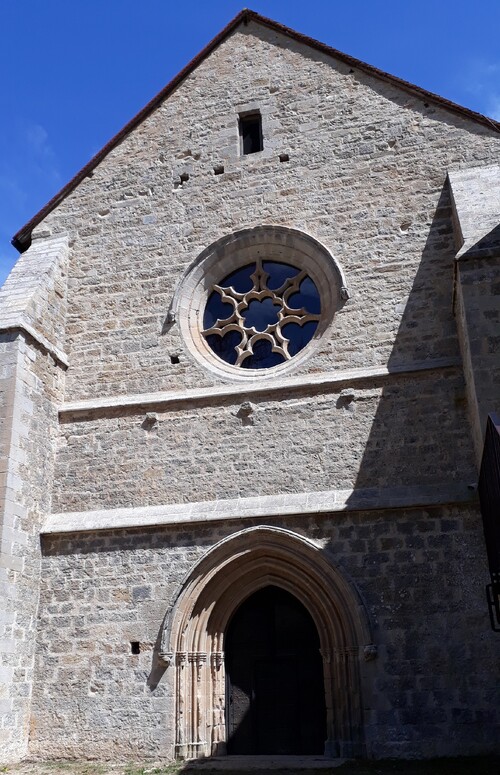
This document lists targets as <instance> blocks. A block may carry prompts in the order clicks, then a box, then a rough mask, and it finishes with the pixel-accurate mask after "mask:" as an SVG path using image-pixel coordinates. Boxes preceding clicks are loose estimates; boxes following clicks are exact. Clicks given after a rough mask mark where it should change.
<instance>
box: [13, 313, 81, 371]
mask: <svg viewBox="0 0 500 775" xmlns="http://www.w3.org/2000/svg"><path fill="white" fill-rule="evenodd" d="M7 331H14V332H20V333H21V334H24V335H25V336H29V337H30V338H31V339H33V340H34V341H35V342H36V343H37V344H38V345H40V347H41V348H42V350H44V351H45V352H46V353H48V354H49V355H51V356H52V358H53V359H54V360H55V361H56V363H59V365H61V366H63V367H64V368H65V369H67V368H68V366H69V361H68V356H67V355H66V353H63V351H62V350H60V349H59V348H58V347H56V346H55V345H53V344H52V343H51V342H49V340H48V339H47V338H46V337H45V336H44V335H43V334H41V333H40V332H39V331H37V330H36V329H35V328H33V326H30V325H29V324H28V323H24V322H12V323H7V322H3V323H2V324H1V325H0V333H5V332H7Z"/></svg>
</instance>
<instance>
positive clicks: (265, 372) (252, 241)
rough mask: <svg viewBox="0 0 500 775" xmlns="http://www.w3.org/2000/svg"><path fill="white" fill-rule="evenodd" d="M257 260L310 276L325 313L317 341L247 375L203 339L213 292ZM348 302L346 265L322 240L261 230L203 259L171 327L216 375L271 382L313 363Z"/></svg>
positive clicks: (222, 242)
mask: <svg viewBox="0 0 500 775" xmlns="http://www.w3.org/2000/svg"><path fill="white" fill-rule="evenodd" d="M257 258H261V259H262V260H263V261H277V262H280V263H285V264H289V265H291V266H294V267H297V268H298V269H301V270H304V271H306V272H307V274H308V275H309V277H310V278H311V279H312V280H313V282H314V284H315V285H316V288H317V289H318V292H319V295H320V301H321V312H320V320H319V323H318V327H317V328H316V331H315V332H314V335H313V338H312V339H311V341H310V342H308V344H306V345H305V347H303V349H302V350H300V352H298V353H297V354H296V355H294V356H293V357H292V358H290V360H287V361H285V362H284V363H280V364H278V365H277V366H271V367H269V368H266V369H264V368H261V369H244V368H241V366H234V365H232V364H230V363H226V362H225V361H223V360H222V359H221V358H219V357H218V356H217V355H216V354H215V353H214V352H213V350H212V348H211V347H210V345H209V344H208V342H207V341H206V339H205V337H204V336H203V334H202V331H203V315H204V312H205V306H206V303H207V301H208V297H209V296H210V294H211V293H212V290H213V286H214V285H215V284H218V283H220V282H221V280H222V279H223V278H224V277H227V275H229V274H231V273H232V272H234V271H236V270H237V269H240V268H241V267H244V266H246V265H248V264H251V263H252V262H254V261H255V260H256V259H257ZM348 298H349V293H348V291H347V285H346V282H345V277H344V273H343V271H342V269H341V267H340V265H339V264H338V262H337V261H336V259H335V258H334V257H333V255H332V254H331V253H330V251H329V250H328V249H327V248H326V247H325V246H324V245H322V244H321V243H320V242H318V240H316V239H315V238H314V237H312V236H311V235H309V234H306V233H305V232H303V231H299V230H298V229H291V228H288V227H286V226H271V225H268V226H256V227H253V228H249V229H242V230H241V231H237V232H233V233H232V234H229V235H227V236H225V237H222V238H221V239H219V240H217V241H216V242H214V243H212V244H211V245H210V246H209V247H207V248H206V249H205V250H203V251H202V252H201V253H200V254H199V256H198V257H197V258H196V259H195V261H194V262H193V263H192V264H191V265H190V266H189V267H188V269H187V270H186V272H185V274H184V276H183V277H182V279H181V281H180V283H179V285H178V286H177V289H176V291H175V293H174V296H173V299H172V303H171V305H170V310H169V313H168V316H167V322H169V323H173V322H176V321H177V322H178V324H179V328H180V331H181V334H182V336H183V338H184V341H185V343H186V346H187V348H188V350H189V352H190V353H191V355H192V356H193V358H194V359H195V360H196V361H197V362H198V363H199V364H200V366H202V367H203V368H205V369H208V370H209V371H210V372H211V373H212V374H214V375H216V376H218V377H222V378H225V379H231V380H236V381H241V382H244V381H248V380H249V379H250V380H251V379H257V378H258V379H259V380H261V379H271V378H276V377H281V376H283V375H285V374H288V373H289V372H290V371H295V370H296V369H298V368H300V366H302V365H303V364H304V363H305V362H306V361H307V360H309V358H311V356H312V355H313V354H314V352H315V351H316V350H317V349H318V347H319V344H320V340H321V339H322V338H323V336H324V334H325V332H326V331H328V329H329V328H330V327H331V325H332V323H333V319H334V316H335V313H336V312H338V310H339V309H341V307H342V306H343V305H344V304H345V302H346V301H347V299H348Z"/></svg>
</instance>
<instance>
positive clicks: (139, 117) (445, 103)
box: [12, 8, 500, 252]
mask: <svg viewBox="0 0 500 775" xmlns="http://www.w3.org/2000/svg"><path fill="white" fill-rule="evenodd" d="M250 21H255V22H256V23H258V24H261V25H263V26H265V27H268V28H270V29H272V30H275V31H277V32H280V33H282V34H283V35H286V36H288V37H290V38H292V39H293V40H296V41H298V42H299V43H303V44H305V45H307V46H310V47H311V48H315V49H316V50H318V51H322V52H323V53H325V54H328V55H329V56H332V57H334V58H335V59H339V60H340V61H342V62H344V63H346V64H348V65H350V66H352V67H356V68H357V69H358V70H361V71H363V72H365V73H367V74H368V75H371V76H374V77H376V78H379V79H381V80H384V81H386V82H389V83H391V84H393V85H396V86H398V87H399V88H401V89H404V90H405V91H408V92H411V93H412V94H417V95H418V96H420V97H423V98H424V99H426V100H431V101H432V102H434V103H437V104H438V105H440V106H441V107H444V108H445V109H447V110H450V111H451V112H453V113H458V114H460V115H462V116H465V117H466V118H469V119H472V120H473V121H476V122H478V123H480V124H483V125H485V126H487V127H488V128H489V129H493V130H495V131H497V132H500V122H498V121H494V120H493V119H491V118H488V117H487V116H484V115H482V114H481V113H477V112H476V111H473V110H470V109H469V108H465V107H463V106H462V105H458V104H457V103H455V102H451V100H447V99H446V98H445V97H440V96H439V95H438V94H434V93H433V92H430V91H427V90H426V89H423V88H421V87H420V86H416V85H415V84H412V83H410V82H409V81H405V80H403V79H402V78H398V76H396V75H391V74H390V73H386V72H384V71H383V70H379V69H378V68H377V67H374V66H373V65H369V64H367V63H366V62H362V61H361V60H360V59H356V58H355V57H352V56H350V55H349V54H344V53H343V52H342V51H338V50H337V49H334V48H332V47H331V46H328V45H327V44H326V43H321V42H320V41H318V40H316V39H315V38H311V37H309V36H308V35H303V34H302V33H300V32H297V31H296V30H293V29H292V28H291V27H286V26H285V25H284V24H280V23H279V22H276V21H274V20H273V19H269V18H268V17H266V16H261V14H259V13H257V12H256V11H252V10H250V9H249V8H243V9H242V10H241V11H240V12H239V13H238V14H237V15H236V16H235V17H234V18H233V19H232V20H231V21H230V22H229V23H228V24H227V25H226V26H225V27H224V28H223V29H222V30H221V31H220V32H219V33H218V34H217V35H216V36H215V37H214V38H212V40H211V41H210V42H209V43H207V45H206V46H205V47H204V48H203V49H202V50H201V51H200V52H199V53H198V54H197V55H196V56H195V57H194V58H193V59H191V61H190V62H188V64H187V65H186V66H185V67H184V68H183V69H182V70H180V72H179V73H177V75H175V76H174V77H173V78H172V79H171V80H170V81H169V82H168V83H167V85H166V86H164V87H163V89H161V91H159V92H158V94H156V96H154V97H153V98H152V99H151V100H150V101H149V102H148V103H147V104H146V105H145V106H144V107H143V108H142V110H140V111H139V112H138V113H137V114H136V115H135V116H134V117H133V118H132V119H130V121H128V122H127V123H126V124H125V126H124V127H123V128H122V129H121V130H120V131H119V132H118V133H117V134H115V135H114V136H113V137H112V138H111V139H110V140H109V141H108V142H107V143H106V144H105V145H104V146H103V147H102V148H101V150H100V151H98V153H96V154H95V155H94V156H93V157H92V158H91V159H90V161H88V162H87V164H86V165H85V166H84V167H82V169H81V170H80V171H79V172H77V173H76V175H74V176H73V177H72V178H71V180H69V181H68V183H66V185H64V186H63V187H62V188H61V189H60V191H58V192H57V194H55V196H53V197H52V199H50V200H49V202H47V204H46V205H45V206H44V207H42V209H41V210H39V211H38V212H37V213H36V214H35V215H34V216H33V217H32V218H31V219H30V220H29V221H28V222H27V223H26V224H25V225H24V226H23V227H22V228H21V229H19V231H18V232H16V234H15V235H14V237H13V238H12V244H13V245H14V247H15V248H17V249H18V250H19V251H20V252H23V251H24V250H26V249H27V248H28V247H29V246H30V243H31V232H32V230H33V229H34V228H35V226H37V225H38V224H39V223H40V222H41V221H42V220H43V219H44V218H45V217H46V216H47V215H48V214H49V213H50V212H52V210H54V209H55V208H56V207H57V205H58V204H59V203H60V202H62V200H63V199H65V197H66V196H67V195H68V194H70V193H71V191H73V189H75V188H76V187H77V186H78V185H79V184H80V183H81V181H82V180H83V179H84V178H86V177H87V176H88V175H89V174H90V173H91V172H92V170H93V169H95V167H97V165H98V164H100V162H101V161H102V160H103V159H104V158H105V157H106V156H107V155H108V153H110V151H112V150H113V149H114V148H115V147H116V146H117V145H118V144H119V143H120V142H121V141H122V140H123V139H124V138H125V137H126V136H127V135H128V134H129V133H130V132H131V131H132V130H133V129H135V127H136V126H138V125H139V124H140V123H141V122H142V121H144V119H145V118H147V117H148V116H149V114H150V113H152V112H153V110H155V109H156V108H157V107H158V105H160V104H161V102H163V101H164V100H165V99H166V98H167V97H168V96H169V95H170V94H171V93H172V92H173V91H174V89H175V88H176V87H177V86H179V85H180V84H181V83H182V81H183V80H184V79H185V78H186V77H187V76H188V75H189V74H190V73H191V72H192V71H193V70H194V69H195V68H196V67H197V66H198V65H199V64H201V62H202V61H203V60H204V59H205V58H206V57H207V56H208V55H209V54H211V53H212V51H213V50H214V49H215V48H216V47H217V46H218V45H220V44H221V43H222V42H223V41H224V40H225V38H227V37H228V36H229V35H230V34H231V33H232V32H233V30H235V29H236V27H237V26H238V25H239V24H241V23H244V24H248V23H249V22H250Z"/></svg>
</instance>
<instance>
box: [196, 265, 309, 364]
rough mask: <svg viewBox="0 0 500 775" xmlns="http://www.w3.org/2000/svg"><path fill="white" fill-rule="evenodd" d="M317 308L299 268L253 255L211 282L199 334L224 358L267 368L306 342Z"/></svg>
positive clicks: (291, 354) (228, 361) (303, 274)
mask: <svg viewBox="0 0 500 775" xmlns="http://www.w3.org/2000/svg"><path fill="white" fill-rule="evenodd" d="M320 313H321V302H320V295H319V293H318V289H317V287H316V285H315V284H314V282H313V280H312V279H311V277H310V276H309V275H308V273H307V272H306V271H305V270H301V269H298V268H297V267H295V266H292V265H290V264H285V263H281V262H278V261H262V260H260V259H257V260H256V261H254V262H252V263H250V264H246V265H245V266H243V267H241V268H240V269H238V270H236V271H234V272H232V273H231V274H229V275H227V276H226V277H225V278H224V279H223V280H221V281H220V282H219V283H217V284H214V285H213V286H212V288H211V292H210V293H209V297H208V300H207V303H206V306H205V311H204V317H203V331H202V334H203V336H204V338H205V340H206V342H207V344H208V345H209V347H210V348H211V349H212V351H213V352H214V353H215V354H216V355H217V356H218V357H219V358H221V359H222V360H223V361H225V362H226V363H229V364H231V365H233V366H238V367H241V368H244V369H258V368H270V367H272V366H277V365H279V364H280V363H284V362H285V361H288V360H290V359H291V358H293V356H294V355H296V354H297V353H298V352H300V350H302V349H303V348H304V347H305V346H306V345H307V344H308V342H310V340H311V339H312V337H313V336H314V332H315V331H316V328H317V326H318V322H319V320H320Z"/></svg>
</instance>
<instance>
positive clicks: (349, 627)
mask: <svg viewBox="0 0 500 775" xmlns="http://www.w3.org/2000/svg"><path fill="white" fill-rule="evenodd" d="M270 584H272V585H275V586H279V587H282V588H283V589H285V590H287V591H288V592H290V593H291V594H293V595H295V596H296V597H297V598H298V599H299V600H300V601H301V602H302V603H303V605H304V606H305V607H306V608H307V609H308V610H309V612H310V613H311V616H312V617H313V619H314V621H315V624H316V627H317V629H318V633H319V637H320V645H321V654H322V656H323V671H324V678H325V700H326V708H327V728H328V740H327V742H326V753H328V754H330V755H341V756H352V755H360V754H361V753H362V752H363V730H362V712H361V689H360V683H361V681H360V665H362V664H363V660H362V657H363V656H364V655H365V652H364V650H363V647H366V646H368V647H369V648H368V650H367V651H366V654H370V655H371V654H372V653H373V645H372V638H371V633H370V627H369V620H368V617H367V615H366V611H365V609H364V606H363V604H362V601H361V599H360V597H359V595H358V594H357V591H356V590H355V588H354V587H353V585H352V584H351V583H349V582H348V581H347V580H346V579H345V578H344V576H343V575H342V574H341V573H340V572H339V571H338V570H337V569H336V568H335V567H334V566H333V565H332V564H331V563H330V562H329V560H328V558H327V556H326V555H325V553H324V552H323V551H322V550H321V549H319V548H318V547H317V546H315V544H313V543H312V542H311V541H309V540H308V539H306V538H304V537H302V536H298V535H297V534H295V533H292V532H290V531H288V530H283V529H280V528H272V527H256V528H249V529H247V530H243V531H241V532H239V533H237V534H236V535H233V536H231V537H230V538H227V539H225V540H224V541H221V542H220V543H219V544H217V545H216V546H215V547H214V548H213V549H212V550H211V551H209V552H208V553H207V554H206V555H205V556H204V557H203V559H202V560H201V561H200V562H199V563H198V564H197V565H196V566H195V567H194V568H193V570H192V571H191V573H190V574H189V576H188V577H187V579H186V580H185V582H184V584H183V585H182V589H181V591H180V593H179V595H178V597H177V599H176V601H175V603H174V605H173V607H172V609H171V610H170V612H169V614H168V615H167V616H166V618H165V623H164V628H163V632H162V638H161V654H160V656H161V657H162V658H163V660H164V661H165V662H167V664H175V669H176V755H177V756H181V757H195V756H206V755H210V754H214V753H222V752H224V750H225V734H226V731H225V726H226V725H225V712H224V711H225V678H224V637H225V632H226V629H227V625H228V622H229V619H230V618H231V616H232V614H233V613H234V611H235V610H236V609H237V608H238V607H239V606H240V605H241V603H242V602H243V601H244V600H245V599H246V598H247V597H249V596H250V595H251V594H253V593H254V592H256V591H257V590H258V589H261V588H262V587H265V586H267V585H270Z"/></svg>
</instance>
